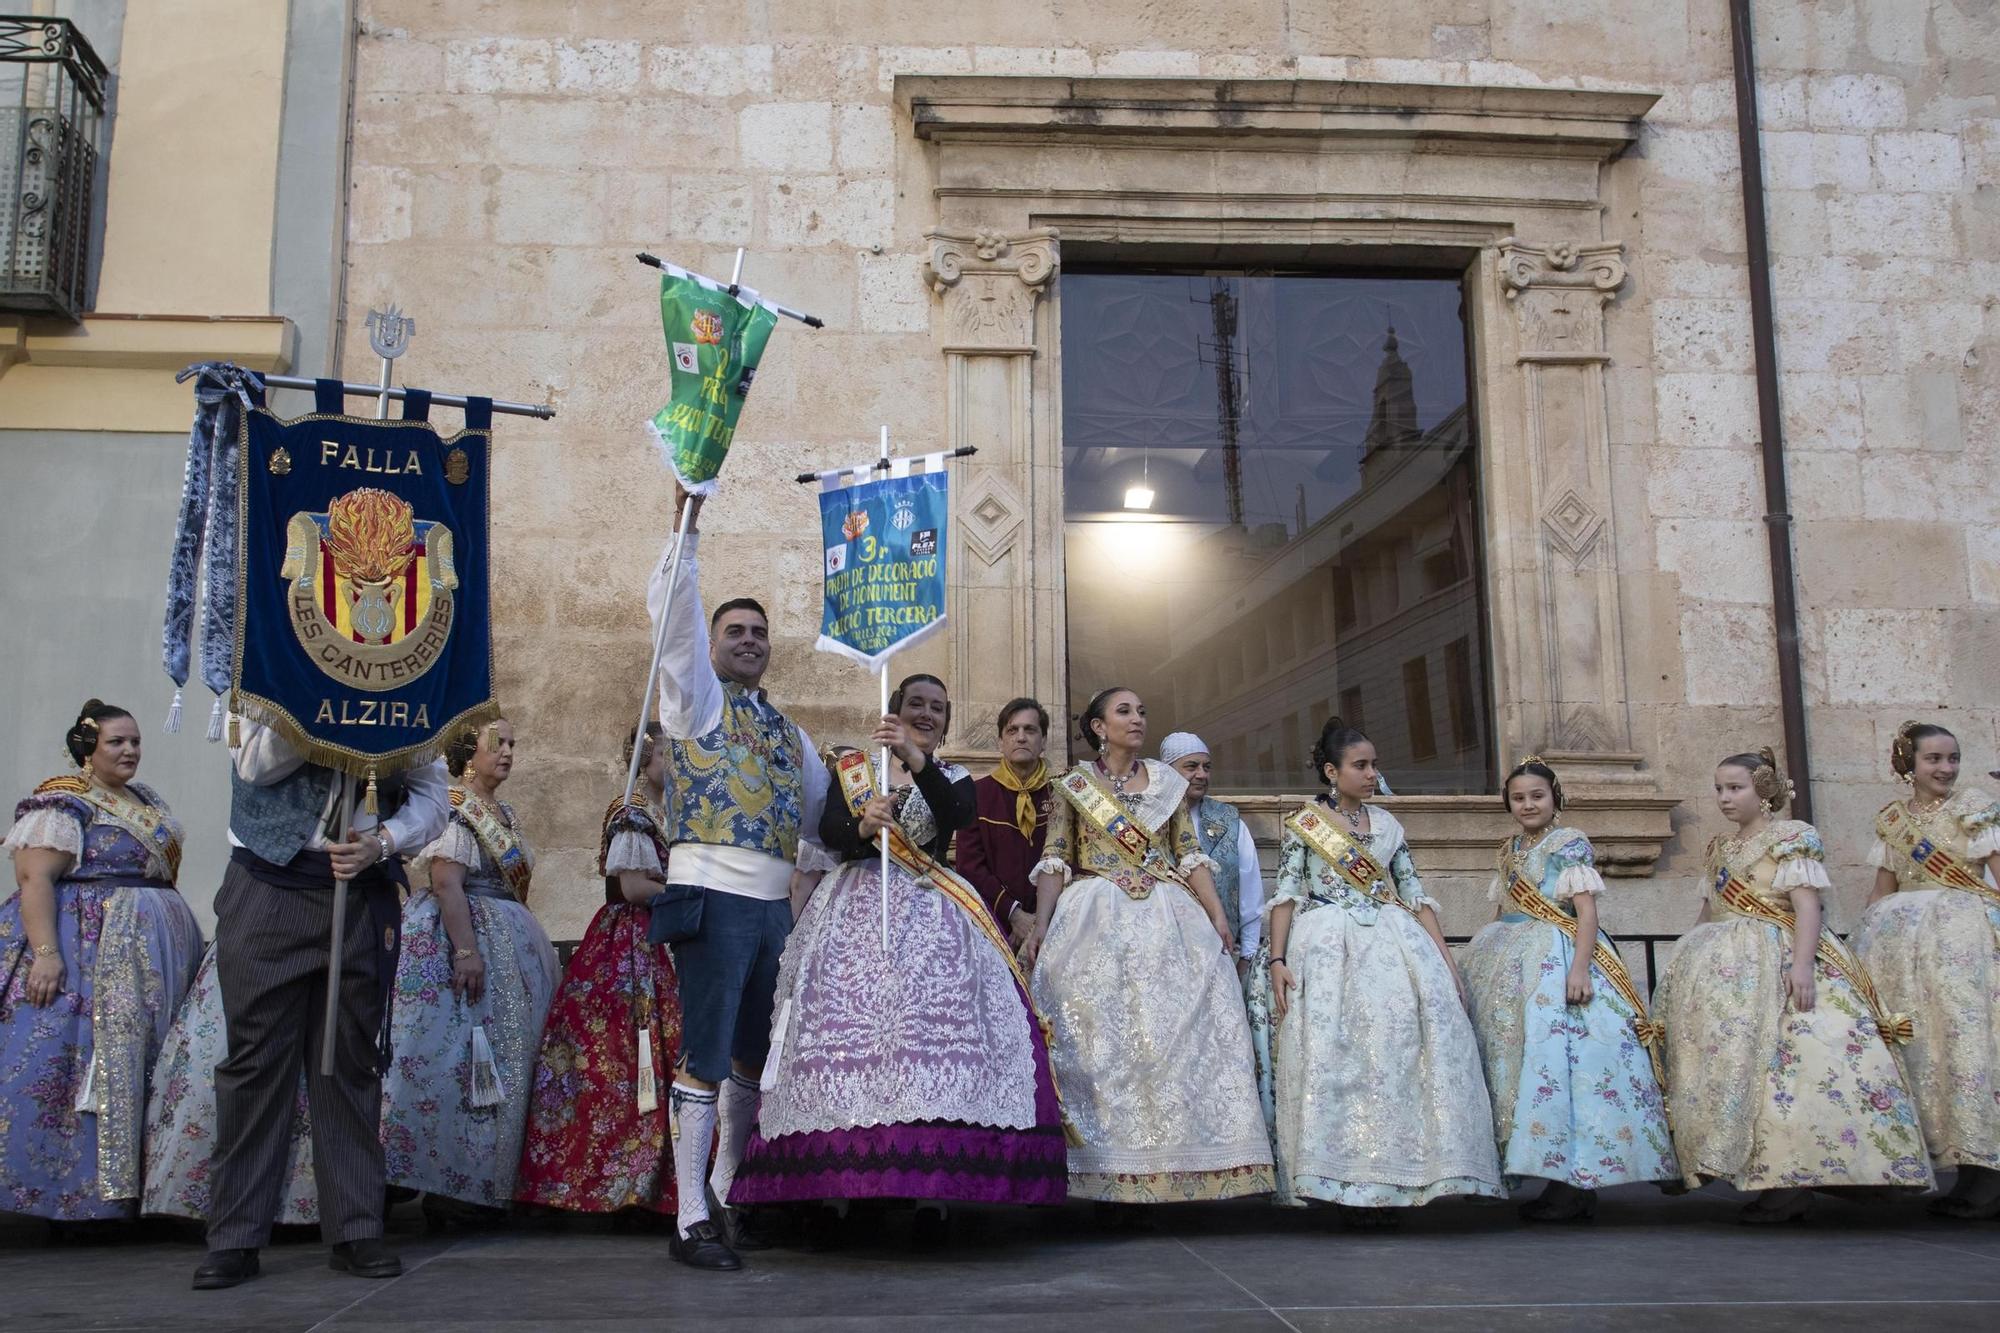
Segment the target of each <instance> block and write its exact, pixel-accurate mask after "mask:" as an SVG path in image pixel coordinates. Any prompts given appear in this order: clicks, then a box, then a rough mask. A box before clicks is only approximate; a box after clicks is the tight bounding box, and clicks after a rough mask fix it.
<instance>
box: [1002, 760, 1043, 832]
mask: <svg viewBox="0 0 2000 1333" xmlns="http://www.w3.org/2000/svg"><path fill="white" fill-rule="evenodd" d="M991 776H992V778H993V780H994V781H995V782H997V783H999V784H1000V785H1001V786H1002V787H1005V788H1006V789H1007V790H1008V791H1011V792H1013V793H1014V827H1015V828H1017V829H1019V830H1021V836H1022V837H1023V838H1026V839H1027V840H1028V841H1029V842H1033V841H1034V840H1035V792H1036V791H1038V790H1040V789H1041V788H1042V787H1043V786H1045V785H1047V783H1048V780H1049V761H1048V760H1046V759H1037V760H1036V761H1035V771H1034V772H1032V773H1030V774H1028V776H1027V777H1025V778H1017V777H1015V776H1014V768H1013V766H1012V765H1011V764H1009V763H1008V762H1007V761H1006V760H1004V759H1003V760H1001V761H1000V767H998V768H996V769H994V770H993V772H992V774H991Z"/></svg>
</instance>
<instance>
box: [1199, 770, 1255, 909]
mask: <svg viewBox="0 0 2000 1333" xmlns="http://www.w3.org/2000/svg"><path fill="white" fill-rule="evenodd" d="M1242 824H1243V816H1242V815H1241V814H1239V813H1238V812H1237V809H1236V807H1235V806H1233V805H1231V804H1229V803H1228V802H1227V801H1218V800H1216V799H1215V798H1214V797H1212V796H1204V797H1202V798H1201V804H1200V805H1199V806H1196V807H1195V812H1194V836H1195V841H1197V842H1199V843H1200V844H1201V850H1202V852H1203V853H1204V854H1205V855H1206V856H1207V857H1208V858H1209V859H1210V860H1212V861H1214V862H1215V864H1216V867H1217V869H1216V872H1215V892H1216V896H1217V897H1219V898H1221V899H1222V919H1223V920H1225V921H1227V922H1228V923H1229V929H1230V930H1231V931H1232V932H1233V931H1235V930H1237V929H1238V924H1239V923H1240V922H1241V921H1242V919H1243V882H1242V876H1243V866H1242V862H1241V858H1240V857H1238V856H1237V854H1236V852H1237V842H1236V830H1237V829H1238V828H1240V827H1241V826H1242Z"/></svg>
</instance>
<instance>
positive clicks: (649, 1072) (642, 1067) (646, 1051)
mask: <svg viewBox="0 0 2000 1333" xmlns="http://www.w3.org/2000/svg"><path fill="white" fill-rule="evenodd" d="M659 1109H660V1084H659V1081H658V1080H657V1079H656V1078H655V1077H654V1075H653V1034H652V1032H651V1030H650V1029H647V1028H643V1027H642V1028H640V1029H639V1114H640V1115H651V1114H652V1113H653V1112H655V1111H657V1110H659ZM668 1114H669V1116H671V1115H672V1112H671V1111H669V1112H668ZM673 1136H674V1137H675V1138H679V1137H680V1136H681V1127H680V1121H679V1120H678V1119H676V1120H674V1121H673Z"/></svg>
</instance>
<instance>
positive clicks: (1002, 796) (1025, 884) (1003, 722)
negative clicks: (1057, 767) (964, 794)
mask: <svg viewBox="0 0 2000 1333" xmlns="http://www.w3.org/2000/svg"><path fill="white" fill-rule="evenodd" d="M1048 739H1049V710H1048V709H1046V708H1044V707H1042V706H1041V705H1040V704H1039V703H1036V702H1035V701H1034V700H1033V699H1015V700H1013V701H1012V702H1011V703H1009V704H1008V705H1007V706H1006V707H1004V708H1002V709H1001V710H1000V767H999V768H997V769H995V770H994V772H993V775H992V776H991V777H984V778H981V779H979V781H978V782H975V783H974V784H973V787H972V789H973V792H974V793H975V795H976V796H977V797H978V801H979V819H978V821H977V822H976V823H974V824H973V825H972V827H971V828H965V829H960V830H959V831H958V851H957V854H956V858H955V859H956V861H957V868H958V873H959V874H961V875H963V876H965V878H966V879H968V880H970V881H971V883H972V886H973V887H974V888H976V889H978V890H979V896H980V897H982V898H984V899H985V900H986V907H987V910H989V911H991V912H992V913H993V917H994V919H995V920H997V921H998V922H999V923H1000V926H1001V928H1002V929H1003V930H1005V931H1006V932H1007V935H1008V938H1009V939H1011V940H1013V942H1014V947H1015V948H1019V947H1020V946H1021V943H1022V941H1024V940H1025V939H1027V937H1028V931H1029V929H1030V928H1031V927H1032V926H1033V924H1034V920H1035V885H1034V882H1033V880H1032V879H1031V878H1030V877H1029V872H1030V871H1032V870H1033V869H1034V868H1035V862H1037V861H1039V860H1041V859H1042V844H1043V843H1044V842H1046V841H1047V840H1048V836H1049V798H1050V796H1051V795H1052V793H1053V791H1054V789H1053V787H1051V786H1050V783H1049V771H1048V765H1047V764H1046V763H1044V762H1043V761H1042V747H1043V746H1045V745H1046V744H1048Z"/></svg>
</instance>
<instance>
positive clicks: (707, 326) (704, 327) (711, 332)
mask: <svg viewBox="0 0 2000 1333" xmlns="http://www.w3.org/2000/svg"><path fill="white" fill-rule="evenodd" d="M691 327H692V328H693V330H694V340H695V341H696V342H698V343H719V342H721V341H722V320H721V319H719V318H718V317H717V316H716V314H715V312H714V311H712V310H697V311H696V312H695V316H694V319H693V320H692V321H691Z"/></svg>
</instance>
